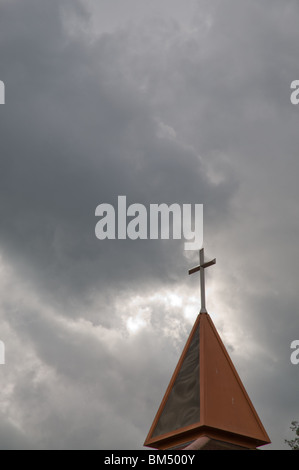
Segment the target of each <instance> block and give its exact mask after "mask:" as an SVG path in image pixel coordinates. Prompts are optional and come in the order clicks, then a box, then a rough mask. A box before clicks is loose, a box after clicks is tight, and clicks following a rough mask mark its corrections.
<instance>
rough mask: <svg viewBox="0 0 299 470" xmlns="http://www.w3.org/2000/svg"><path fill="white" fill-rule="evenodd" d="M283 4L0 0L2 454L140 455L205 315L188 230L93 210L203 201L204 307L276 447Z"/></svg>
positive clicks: (287, 332) (296, 311)
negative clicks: (133, 230) (155, 229)
mask: <svg viewBox="0 0 299 470" xmlns="http://www.w3.org/2000/svg"><path fill="white" fill-rule="evenodd" d="M298 23H299V6H298V2H297V0H284V1H282V0H259V1H258V0H241V1H240V0H225V1H223V0H222V1H220V0H187V1H185V2H182V1H181V0H152V1H151V2H148V1H145V0H85V1H79V0H60V1H58V0H48V1H47V0H0V79H1V80H3V82H4V83H5V86H6V104H5V105H2V106H0V124H1V127H0V164H1V167H0V168H1V171H0V220H1V231H0V340H1V341H3V342H4V343H5V346H6V365H5V366H0V380H1V393H0V448H1V449H140V448H142V445H143V442H144V439H145V437H146V435H147V433H148V431H149V428H150V426H151V424H152V420H153V418H154V416H155V413H156V411H157V409H158V406H159V404H160V401H161V399H162V397H163V395H164V392H165V389H166V387H167V385H168V382H169V379H170V377H171V375H172V372H173V370H174V367H175V366H176V363H177V361H178V359H179V356H180V353H181V350H182V348H183V346H184V344H185V342H186V340H187V337H188V334H189V332H190V330H191V328H192V325H193V323H194V321H195V319H196V316H197V314H198V312H199V308H200V300H199V299H200V297H199V279H198V276H196V275H195V276H192V278H191V277H190V278H189V276H188V274H187V271H188V269H189V268H190V267H192V266H193V265H194V263H195V262H197V260H198V253H197V252H187V251H184V240H163V241H162V240H137V241H132V240H105V241H100V240H98V239H97V238H96V236H95V225H96V222H97V219H96V217H95V209H96V207H97V206H98V205H99V204H101V203H110V204H112V205H116V202H117V197H118V196H119V195H126V196H127V200H128V203H129V204H132V203H135V202H138V203H142V204H144V205H145V206H146V207H148V206H149V204H154V203H156V204H157V203H167V204H172V203H179V204H184V203H185V204H203V206H204V246H205V251H206V255H207V257H209V258H214V257H216V258H217V264H216V266H213V267H211V268H209V273H208V274H207V306H208V311H209V313H210V315H211V317H212V320H213V321H214V323H215V325H216V327H217V329H218V331H219V333H220V335H221V337H222V339H223V341H224V343H225V345H226V347H227V349H228V351H229V353H230V355H231V358H232V360H233V362H234V364H235V366H236V368H237V370H238V372H239V375H240V376H241V379H242V380H243V383H244V385H245V387H246V389H247V391H248V394H249V396H250V398H251V399H252V402H253V404H254V406H255V408H256V410H257V412H258V414H259V416H260V418H261V420H262V422H263V424H264V426H265V428H266V430H267V432H268V434H269V436H270V438H271V440H272V445H271V446H268V448H269V449H284V448H286V446H285V444H284V439H285V438H290V437H291V434H290V432H289V426H290V424H291V421H292V420H296V419H298V420H299V365H298V366H295V365H292V364H291V361H290V355H291V349H290V344H291V342H292V341H293V340H296V339H299V289H298V270H299V250H298V243H299V204H298V200H299V185H298V175H299V155H298V149H299V132H298V127H299V105H298V107H297V106H294V105H292V104H291V101H290V94H291V90H290V84H291V82H292V81H293V80H296V79H299V69H298V64H299V48H298V44H299V30H298Z"/></svg>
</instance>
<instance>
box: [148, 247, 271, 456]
mask: <svg viewBox="0 0 299 470" xmlns="http://www.w3.org/2000/svg"><path fill="white" fill-rule="evenodd" d="M211 264H215V260H213V261H212V262H209V263H206V264H205V263H204V260H203V251H202V252H201V259H200V266H199V267H198V268H194V269H193V270H191V271H192V272H195V270H197V271H198V270H202V271H203V270H204V268H205V267H207V266H208V265H209V266H210V265H211ZM189 273H190V272H189ZM201 288H202V289H201V292H203V289H204V280H203V282H201ZM201 307H202V309H201V313H200V314H199V315H198V317H197V319H196V321H195V324H194V326H193V328H192V331H191V333H190V336H189V338H188V340H187V343H186V345H185V348H184V350H183V352H182V355H181V358H180V360H179V362H178V364H177V367H176V369H175V371H174V373H173V376H172V378H171V381H170V383H169V385H168V388H167V390H166V393H165V395H164V398H163V400H162V402H161V405H160V407H159V409H158V412H157V414H156V417H155V419H154V421H153V424H152V426H151V428H150V431H149V433H148V436H147V438H146V440H145V443H144V445H145V446H148V447H153V448H157V449H174V448H190V449H191V448H192V449H199V448H204V447H206V446H208V448H211V449H222V448H230V449H234V448H235V449H239V448H240V449H255V448H256V447H259V446H261V445H265V444H269V443H270V439H269V436H268V434H267V433H266V431H265V429H264V427H263V425H262V423H261V421H260V419H259V417H258V415H257V413H256V411H255V409H254V407H253V404H252V402H251V400H250V398H249V396H248V394H247V392H246V390H245V388H244V385H243V384H242V381H241V379H240V377H239V375H238V373H237V371H236V369H235V367H234V365H233V363H232V361H231V359H230V357H229V354H228V352H227V350H226V348H225V346H224V344H223V342H222V340H221V338H220V336H219V334H218V332H217V330H216V328H215V326H214V324H213V322H212V319H211V317H210V316H209V314H208V313H206V309H205V300H204V302H203V297H202V306H201Z"/></svg>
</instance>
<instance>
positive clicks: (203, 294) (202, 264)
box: [188, 248, 216, 313]
mask: <svg viewBox="0 0 299 470" xmlns="http://www.w3.org/2000/svg"><path fill="white" fill-rule="evenodd" d="M213 264H216V258H214V259H213V260H212V261H208V262H207V263H205V256H204V249H203V248H202V249H201V250H199V266H196V267H195V268H192V269H189V271H188V272H189V274H194V273H196V272H197V271H200V291H201V309H200V313H208V312H207V309H206V292H205V268H208V267H209V266H212V265H213Z"/></svg>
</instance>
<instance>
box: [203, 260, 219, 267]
mask: <svg viewBox="0 0 299 470" xmlns="http://www.w3.org/2000/svg"><path fill="white" fill-rule="evenodd" d="M213 264H216V258H214V259H212V261H208V262H207V263H205V264H203V265H202V267H203V268H208V267H209V266H212V265H213Z"/></svg>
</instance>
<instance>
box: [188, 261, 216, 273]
mask: <svg viewBox="0 0 299 470" xmlns="http://www.w3.org/2000/svg"><path fill="white" fill-rule="evenodd" d="M213 264H216V258H214V259H212V261H208V262H207V263H204V264H203V265H202V266H196V267H195V268H192V269H189V271H188V273H189V274H194V273H197V272H198V271H200V270H201V269H205V268H208V267H209V266H212V265H213Z"/></svg>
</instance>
